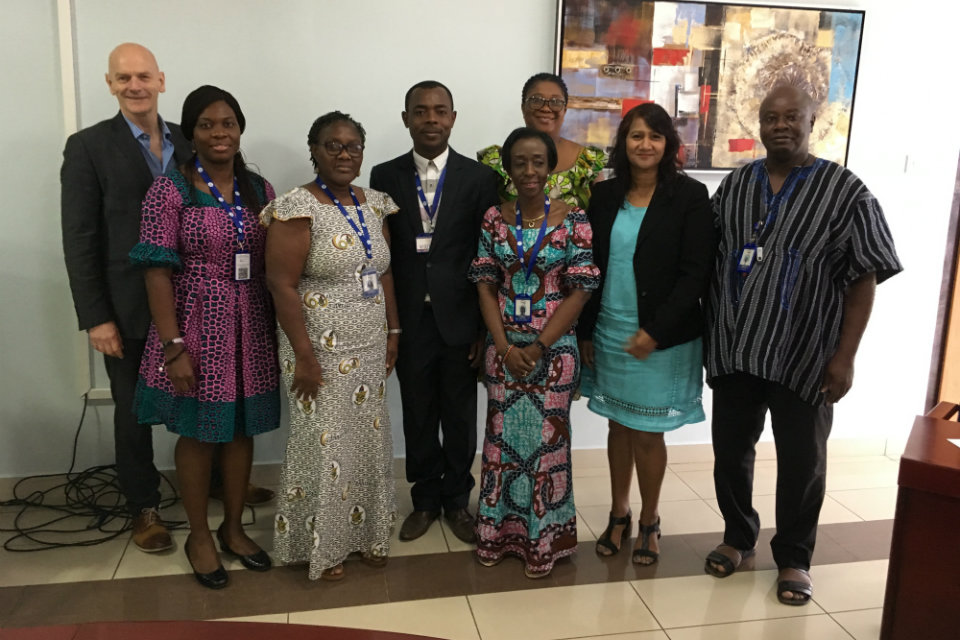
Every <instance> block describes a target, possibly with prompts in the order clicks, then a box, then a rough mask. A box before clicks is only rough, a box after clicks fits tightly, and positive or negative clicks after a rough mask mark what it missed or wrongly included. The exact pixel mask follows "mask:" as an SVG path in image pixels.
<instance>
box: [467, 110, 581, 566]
mask: <svg viewBox="0 0 960 640" xmlns="http://www.w3.org/2000/svg"><path fill="white" fill-rule="evenodd" d="M503 150H504V160H505V167H506V170H507V172H508V173H509V174H510V177H511V179H512V180H513V183H514V184H515V185H517V191H518V192H519V193H518V196H519V197H518V198H517V200H516V202H511V203H507V204H504V205H502V206H500V207H494V208H492V209H490V210H489V211H488V212H487V214H486V215H485V216H484V219H483V226H482V230H481V238H480V248H479V252H478V256H477V258H476V259H475V260H474V262H473V264H472V266H471V269H470V278H471V279H472V280H473V281H474V282H476V283H477V288H478V290H479V295H480V310H481V312H482V313H483V319H484V322H485V323H486V325H487V329H488V330H489V331H490V335H489V337H488V338H487V348H486V356H485V372H486V376H485V381H486V385H487V397H488V405H487V407H488V408H487V426H486V434H485V437H484V441H483V466H482V469H481V476H480V505H479V507H478V509H477V559H478V560H479V562H480V563H481V564H483V565H485V566H493V565H495V564H497V563H498V562H500V560H502V559H503V557H504V556H505V555H508V554H512V555H517V556H519V557H520V558H522V559H523V561H524V565H525V570H524V572H525V574H526V575H527V577H529V578H540V577H544V576H546V575H549V573H550V572H551V571H552V569H553V565H554V562H555V561H556V560H558V559H560V558H563V557H565V556H568V555H570V554H572V553H573V552H574V550H575V549H576V546H577V517H576V510H575V508H574V504H573V476H572V471H571V467H570V401H571V399H572V396H573V392H574V390H575V389H576V388H577V385H578V383H579V378H580V355H579V353H578V351H577V340H576V336H575V335H574V330H573V327H574V325H575V323H576V320H577V317H578V316H579V315H580V311H581V309H582V308H583V305H584V304H585V303H586V301H587V299H588V298H589V297H590V292H591V291H592V290H593V289H595V288H596V287H597V286H598V284H599V280H600V271H599V269H597V267H596V265H594V264H593V255H592V251H591V243H592V236H593V234H592V232H591V230H590V223H589V222H588V221H587V216H586V214H585V213H584V212H583V211H582V210H580V209H577V208H573V207H570V206H569V205H567V204H566V203H565V202H563V201H562V200H556V199H552V198H548V197H545V196H544V187H545V185H546V182H547V176H548V175H549V173H550V171H551V170H552V169H553V168H554V167H555V166H556V164H557V150H556V147H555V146H554V144H553V140H551V139H550V136H548V135H546V134H545V133H543V132H541V131H536V130H534V129H529V128H521V129H517V130H516V131H514V132H513V133H511V134H510V136H508V137H507V140H506V142H504V145H503ZM518 241H519V242H518Z"/></svg>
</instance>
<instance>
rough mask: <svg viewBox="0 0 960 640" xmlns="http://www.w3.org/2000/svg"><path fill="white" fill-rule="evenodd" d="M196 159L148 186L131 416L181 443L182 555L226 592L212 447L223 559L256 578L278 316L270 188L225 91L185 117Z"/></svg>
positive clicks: (197, 96) (201, 97)
mask: <svg viewBox="0 0 960 640" xmlns="http://www.w3.org/2000/svg"><path fill="white" fill-rule="evenodd" d="M180 123H181V127H182V128H183V133H184V136H186V138H187V139H188V140H191V141H192V143H193V146H194V148H195V149H196V153H195V155H194V157H193V158H191V159H190V160H189V161H188V162H187V163H186V164H184V165H183V166H180V167H177V168H174V169H171V170H170V171H168V172H167V174H166V175H164V176H160V177H159V178H157V179H156V181H155V182H154V183H153V186H152V187H151V188H150V191H149V192H147V195H146V197H145V198H144V201H143V218H142V221H141V227H140V243H139V244H138V245H137V246H136V247H134V248H133V250H132V251H131V252H130V258H131V260H132V261H133V263H134V264H136V265H140V266H142V267H145V268H146V271H145V273H146V275H145V277H146V285H147V296H148V298H149V302H150V311H151V314H152V316H153V325H152V326H151V327H150V332H149V334H148V336H147V346H146V349H145V351H144V355H143V360H142V363H141V366H140V380H139V383H138V385H137V400H136V408H137V417H138V419H139V421H140V422H141V423H143V424H158V423H163V424H165V425H166V426H167V429H169V430H170V431H172V432H173V433H176V434H178V435H179V436H180V438H179V439H178V440H177V446H176V454H175V455H176V466H177V477H178V479H179V482H180V491H181V493H182V496H183V505H184V509H185V510H186V512H187V519H188V520H189V523H190V536H189V537H188V538H187V541H186V543H185V544H184V551H185V552H186V554H187V558H188V560H189V561H190V564H191V566H192V567H193V570H194V575H195V577H196V578H197V580H198V581H199V582H200V583H201V584H202V585H203V586H205V587H209V588H211V589H219V588H222V587H225V586H226V584H227V574H226V572H225V571H224V569H223V566H222V565H221V564H220V560H219V557H218V555H217V550H216V546H215V545H214V541H213V537H212V536H211V535H210V530H209V527H208V525H207V496H208V494H209V483H210V465H211V461H212V458H213V453H214V449H215V448H216V447H217V445H218V443H222V453H221V467H222V473H223V484H224V501H223V505H224V506H223V511H224V522H223V524H221V525H220V527H219V529H217V538H218V539H219V541H220V547H221V549H222V550H223V551H224V553H227V554H230V555H236V556H239V557H240V561H241V563H242V564H243V565H244V566H245V567H246V568H248V569H251V570H254V571H266V570H267V569H269V568H270V566H271V562H270V557H269V556H268V555H267V554H266V552H264V551H263V550H262V549H260V547H259V546H257V544H256V543H255V542H253V541H252V540H251V539H250V538H249V537H247V535H246V533H245V532H244V530H243V527H242V524H241V515H242V513H243V501H244V497H245V495H246V488H247V483H248V480H249V476H250V465H251V462H252V457H253V439H252V436H254V435H256V434H258V433H263V432H265V431H269V430H271V429H275V428H277V426H278V424H279V421H280V398H279V393H278V392H279V372H278V365H277V347H276V338H275V334H274V329H273V309H272V306H271V304H270V297H269V294H268V293H267V288H266V283H265V280H264V268H263V265H264V258H263V256H264V242H265V237H266V234H265V232H264V229H263V228H262V227H260V225H259V224H258V222H257V216H258V214H259V212H260V210H261V209H262V208H263V206H264V204H265V203H266V202H268V201H269V200H270V199H272V198H273V197H274V192H273V187H271V186H270V184H269V183H268V182H267V181H266V180H264V179H263V178H261V177H260V176H258V175H257V174H255V173H252V172H251V171H249V170H248V169H247V168H246V165H245V164H244V162H243V157H242V155H241V154H240V134H241V133H242V132H243V130H244V126H245V119H244V117H243V112H242V111H241V110H240V105H239V104H237V101H236V100H235V99H234V97H233V96H232V95H230V94H229V93H228V92H226V91H224V90H222V89H218V88H216V87H211V86H203V87H200V88H199V89H196V90H195V91H193V92H192V93H190V95H188V96H187V98H186V100H185V101H184V103H183V116H182V118H181V120H180Z"/></svg>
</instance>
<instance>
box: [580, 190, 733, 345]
mask: <svg viewBox="0 0 960 640" xmlns="http://www.w3.org/2000/svg"><path fill="white" fill-rule="evenodd" d="M616 187H617V185H616V182H615V180H605V181H603V182H600V183H598V184H595V185H594V186H593V195H592V196H591V197H590V209H589V211H588V212H587V216H588V217H589V218H590V226H591V227H592V228H593V257H594V261H595V262H596V264H597V266H599V267H600V272H601V281H600V289H599V291H600V292H601V295H594V296H591V297H590V300H589V301H588V302H587V305H586V307H584V310H583V313H582V314H581V315H580V323H579V324H578V325H577V336H578V337H579V338H580V339H581V340H592V339H593V328H594V326H595V325H596V323H597V316H598V315H599V313H600V303H601V297H602V292H603V279H602V278H603V274H605V273H606V270H607V262H608V261H609V258H610V233H611V232H612V230H613V223H614V220H615V219H616V217H617V211H618V210H619V209H620V206H621V205H622V204H623V200H622V199H621V198H618V197H617V192H618V189H617V188H616ZM716 247H717V236H716V231H715V230H714V225H713V213H712V210H711V208H710V200H709V198H708V197H707V188H706V187H705V186H704V185H703V184H702V183H700V182H698V181H696V180H694V179H693V178H690V177H687V176H685V175H678V176H677V178H676V179H675V180H674V181H673V182H672V183H671V184H662V183H660V184H658V185H657V188H656V190H655V191H654V193H653V197H652V198H651V199H650V205H649V206H648V207H647V213H646V216H644V219H643V224H641V225H640V231H639V232H638V233H637V248H636V250H635V251H634V254H633V272H634V277H635V278H636V282H637V314H638V318H639V321H640V322H639V325H640V327H643V328H644V329H645V330H646V331H647V333H649V334H650V335H651V337H653V338H654V339H655V340H656V341H657V348H658V349H666V348H667V347H672V346H675V345H678V344H682V343H684V342H689V341H690V340H693V339H695V338H697V337H699V336H700V335H702V334H703V311H702V308H701V304H700V301H701V298H703V296H704V295H705V294H706V290H707V286H708V284H709V281H710V274H711V272H712V270H713V267H714V260H715V258H716V253H715V252H716ZM638 328H639V327H638Z"/></svg>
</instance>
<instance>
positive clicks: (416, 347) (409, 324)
mask: <svg viewBox="0 0 960 640" xmlns="http://www.w3.org/2000/svg"><path fill="white" fill-rule="evenodd" d="M404 109H405V110H404V111H403V113H402V118H403V124H404V125H405V126H406V127H407V129H408V130H409V132H410V137H411V138H412V139H413V151H412V152H408V153H405V154H403V155H401V156H400V157H398V158H394V159H393V160H390V161H389V162H385V163H383V164H380V165H377V166H376V167H374V168H373V171H372V172H371V174H370V186H371V187H372V188H374V189H377V190H380V191H385V192H386V193H388V194H390V197H391V198H393V200H394V201H395V202H396V203H397V204H398V205H399V206H400V211H399V213H398V214H396V215H393V216H390V218H389V224H390V237H391V260H392V262H391V268H392V270H393V274H394V286H395V287H396V297H397V306H398V308H399V313H400V326H401V327H402V331H403V333H402V334H401V336H400V353H399V357H398V359H397V376H398V379H399V381H400V394H401V398H402V401H403V434H404V439H405V441H406V450H407V480H408V481H409V482H412V483H413V487H412V489H411V492H410V493H411V497H412V498H413V509H414V510H413V513H411V514H410V515H409V516H407V518H406V519H405V520H404V522H403V525H402V526H401V528H400V539H401V540H414V539H416V538H419V537H420V536H422V535H423V534H424V533H426V532H427V530H428V529H429V528H430V525H431V524H432V523H433V521H434V520H436V519H437V517H439V515H440V512H441V510H442V511H443V513H444V515H445V518H446V520H447V523H448V524H449V526H450V529H451V530H452V531H453V533H454V535H456V536H457V537H458V538H460V539H461V540H463V541H464V542H473V541H474V532H473V524H474V522H473V516H472V515H470V512H469V511H468V510H467V504H468V502H469V497H470V490H471V489H472V488H473V485H474V480H473V476H472V475H471V474H470V467H471V465H472V463H473V458H474V455H476V451H477V376H476V367H477V366H479V364H480V361H481V359H482V354H483V349H482V346H483V341H482V336H483V333H482V330H483V324H482V321H481V318H480V310H479V304H478V302H477V289H476V286H474V285H473V284H472V283H471V282H469V281H468V280H467V269H468V268H469V266H470V262H471V261H472V260H473V258H474V257H475V256H476V255H477V245H478V242H479V239H480V223H481V221H482V219H483V214H484V212H486V210H487V209H489V208H490V207H491V206H493V205H495V204H497V203H498V202H499V199H498V196H497V175H496V174H495V173H494V172H493V171H492V170H491V169H489V168H487V167H485V166H483V165H481V164H479V163H478V162H475V161H473V160H470V159H468V158H465V157H464V156H462V155H460V154H459V153H457V152H456V151H454V150H453V149H451V148H450V147H449V146H448V144H447V141H448V139H449V138H450V131H451V129H452V128H453V124H454V122H455V121H456V118H457V112H456V111H454V110H453V96H452V94H451V93H450V90H449V89H448V88H447V87H445V86H444V85H442V84H441V83H439V82H435V81H432V80H427V81H424V82H419V83H417V84H415V85H414V86H413V87H411V88H410V90H409V91H407V95H406V98H405V100H404ZM441 433H442V434H443V439H442V442H441V438H440V434H441Z"/></svg>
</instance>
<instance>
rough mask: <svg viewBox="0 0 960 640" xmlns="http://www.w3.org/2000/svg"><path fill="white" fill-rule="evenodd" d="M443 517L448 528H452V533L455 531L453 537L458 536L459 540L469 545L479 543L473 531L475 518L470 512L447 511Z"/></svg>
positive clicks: (459, 510)
mask: <svg viewBox="0 0 960 640" xmlns="http://www.w3.org/2000/svg"><path fill="white" fill-rule="evenodd" d="M443 517H444V519H445V520H446V521H447V526H449V527H450V531H453V535H455V536H457V538H459V539H460V540H462V541H463V542H466V543H467V544H473V543H474V542H476V541H477V536H476V534H475V532H474V529H473V524H474V518H473V516H472V515H470V512H469V511H467V510H466V509H456V510H454V511H447V512H446V513H444V514H443Z"/></svg>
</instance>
